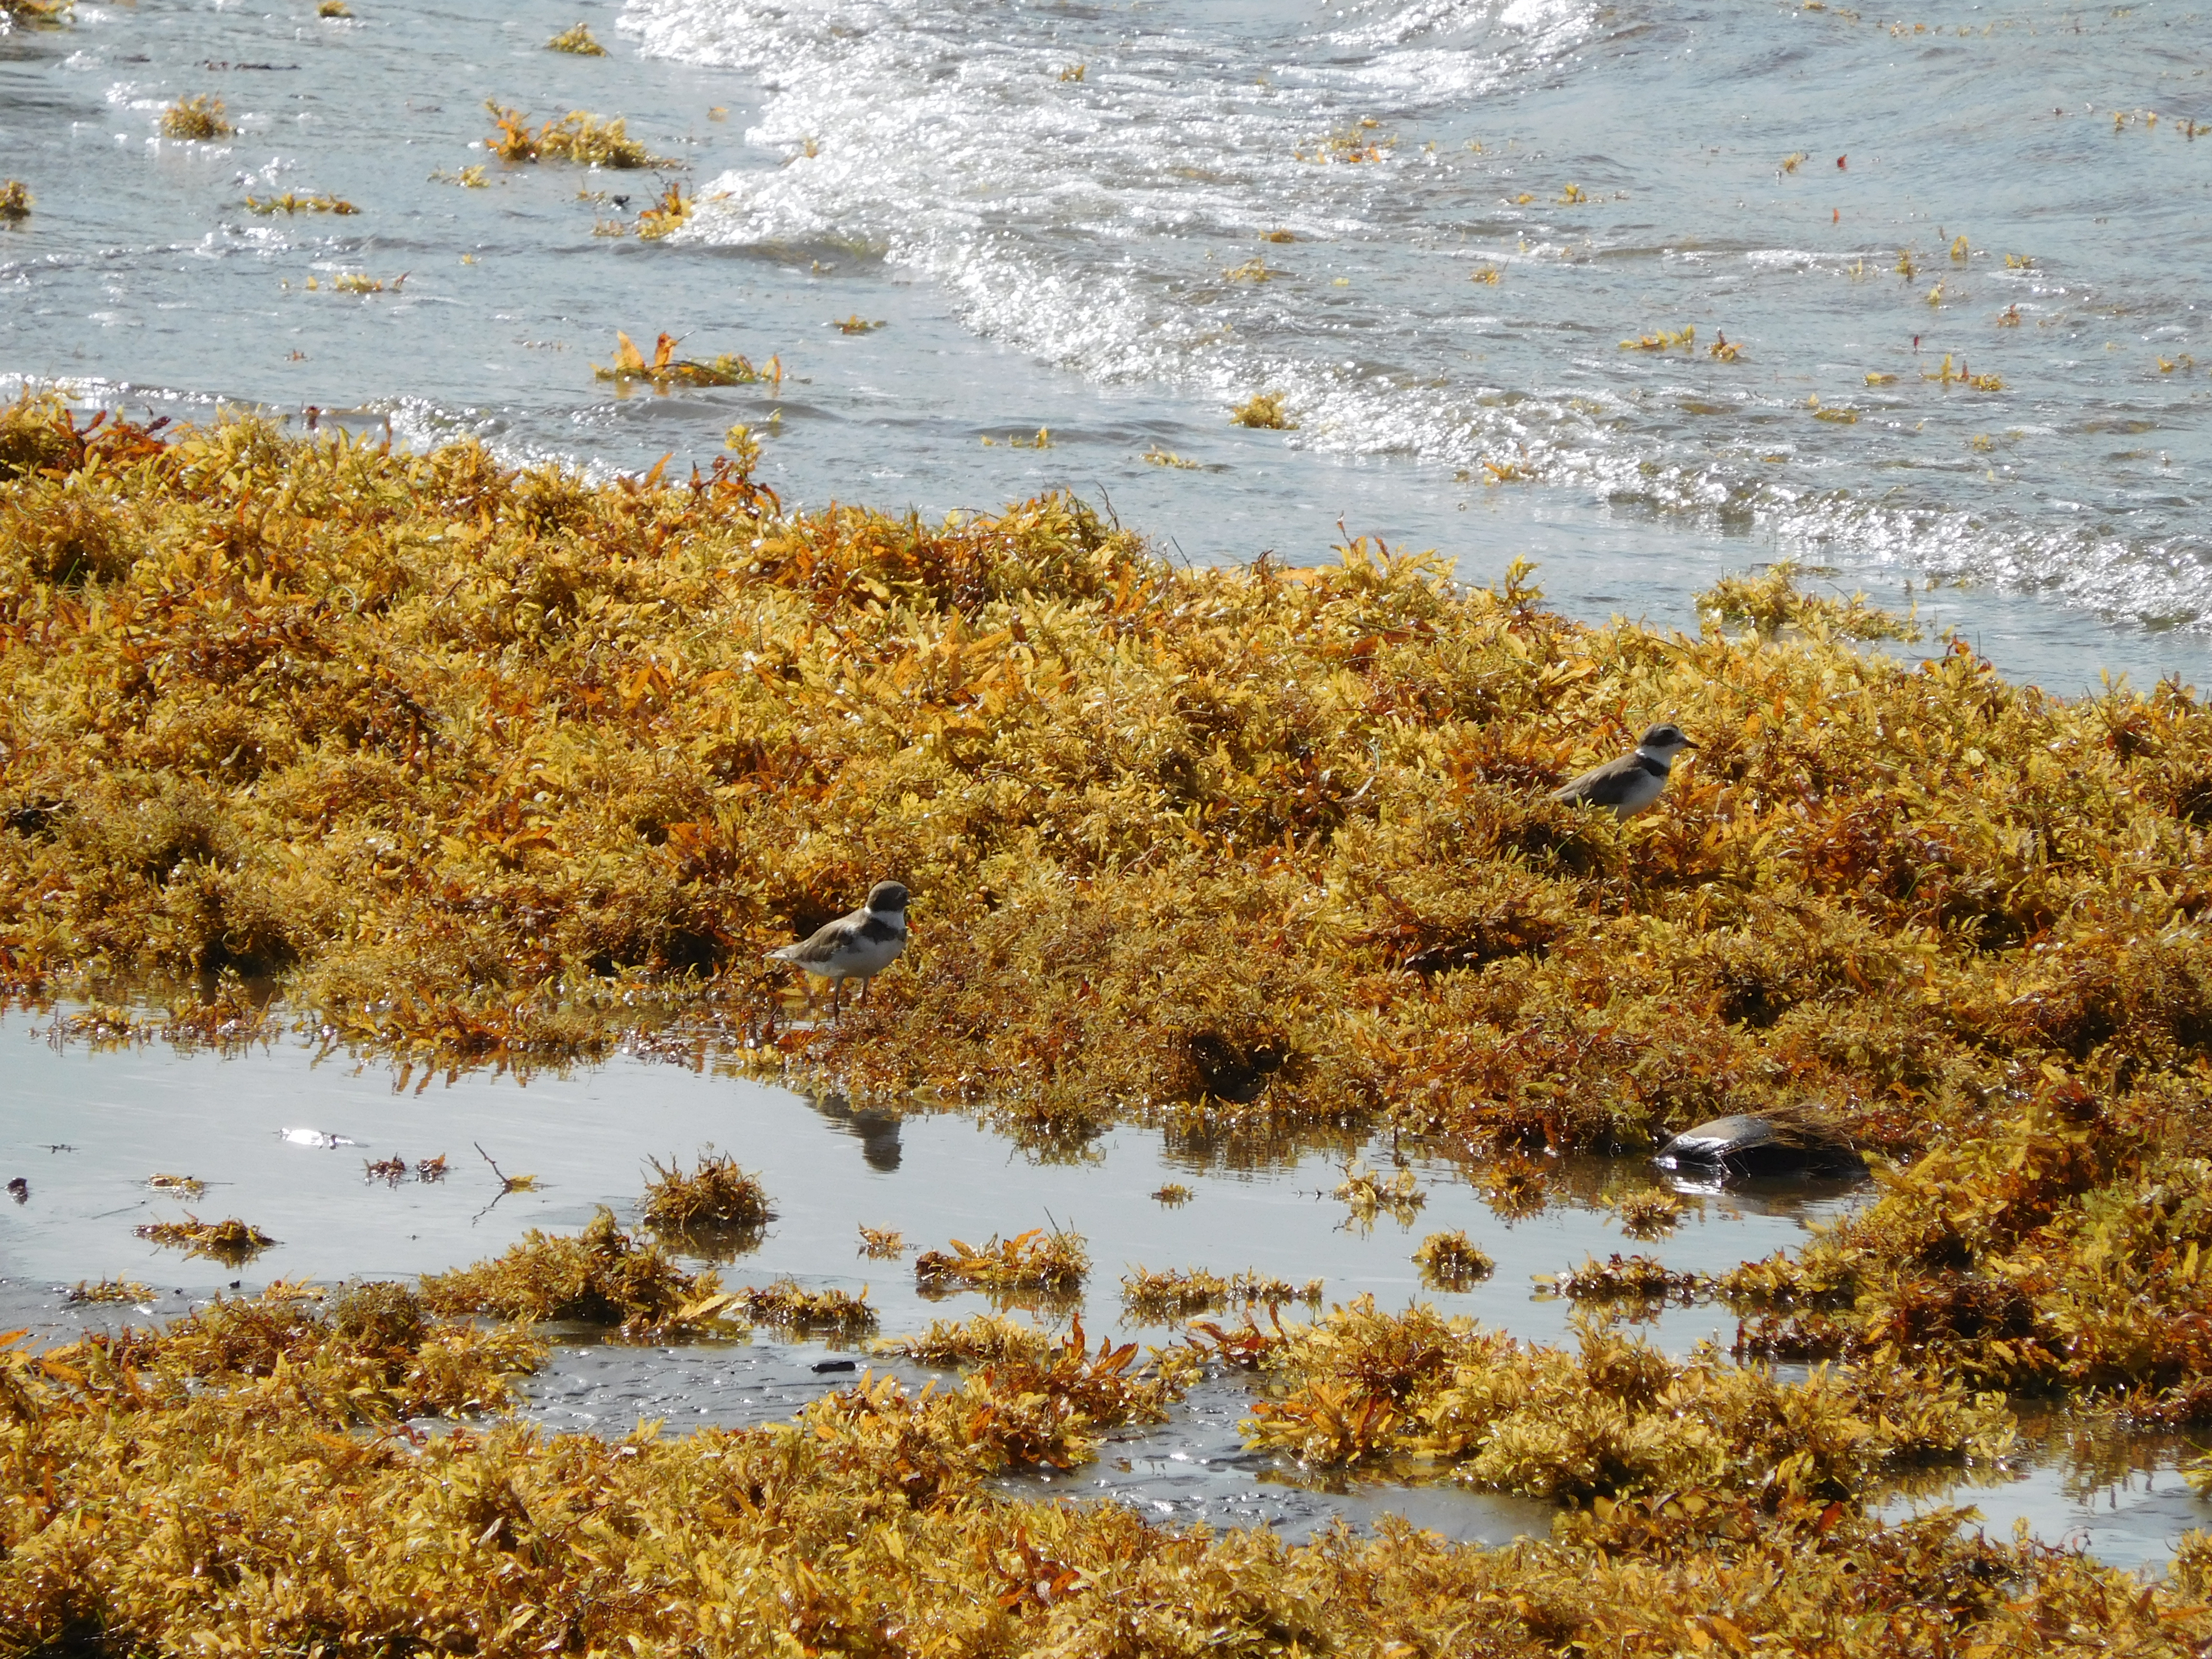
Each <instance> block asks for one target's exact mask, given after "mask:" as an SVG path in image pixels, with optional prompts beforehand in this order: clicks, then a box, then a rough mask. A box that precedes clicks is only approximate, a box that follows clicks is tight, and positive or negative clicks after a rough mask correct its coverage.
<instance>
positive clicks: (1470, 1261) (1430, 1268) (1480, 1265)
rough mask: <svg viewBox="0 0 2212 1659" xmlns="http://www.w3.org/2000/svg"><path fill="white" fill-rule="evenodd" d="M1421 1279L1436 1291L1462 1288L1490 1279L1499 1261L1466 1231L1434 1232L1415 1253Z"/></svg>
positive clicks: (1415, 1261)
mask: <svg viewBox="0 0 2212 1659" xmlns="http://www.w3.org/2000/svg"><path fill="white" fill-rule="evenodd" d="M1413 1261H1414V1263H1415V1265H1417V1266H1418V1267H1419V1268H1420V1270H1421V1282H1422V1283H1423V1284H1424V1285H1431V1286H1433V1287H1434V1288H1436V1289H1437V1290H1443V1291H1463V1290H1465V1289H1467V1288H1468V1285H1472V1284H1474V1282H1475V1281H1476V1280H1477V1279H1487V1278H1489V1277H1490V1275H1491V1273H1492V1272H1493V1271H1495V1270H1496V1268H1497V1266H1498V1264H1497V1263H1496V1262H1495V1261H1492V1260H1491V1259H1490V1256H1489V1255H1488V1254H1487V1253H1486V1251H1484V1250H1483V1249H1482V1248H1481V1247H1480V1245H1478V1244H1476V1243H1475V1242H1474V1240H1473V1239H1471V1238H1469V1237H1468V1236H1467V1235H1466V1234H1465V1233H1464V1232H1461V1231H1456V1230H1455V1231H1451V1232H1448V1233H1431V1234H1430V1235H1429V1236H1428V1237H1426V1238H1425V1239H1423V1240H1422V1241H1421V1247H1420V1249H1417V1250H1415V1251H1414V1252H1413Z"/></svg>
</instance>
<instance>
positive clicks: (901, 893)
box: [868, 881, 906, 916]
mask: <svg viewBox="0 0 2212 1659" xmlns="http://www.w3.org/2000/svg"><path fill="white" fill-rule="evenodd" d="M868 908H869V909H871V910H872V911H874V912H875V913H876V914H877V915H879V916H896V915H905V914H906V889H905V888H903V887H902V886H901V885H899V884H898V883H896V882H895V881H879V882H878V883H877V884H875V885H874V886H873V887H871V888H870V889H868Z"/></svg>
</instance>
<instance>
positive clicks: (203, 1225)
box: [131, 1214, 276, 1267]
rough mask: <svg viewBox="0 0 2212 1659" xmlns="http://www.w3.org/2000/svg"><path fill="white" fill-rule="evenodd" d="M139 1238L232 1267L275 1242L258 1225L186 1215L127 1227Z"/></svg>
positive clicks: (235, 1218) (233, 1219)
mask: <svg viewBox="0 0 2212 1659" xmlns="http://www.w3.org/2000/svg"><path fill="white" fill-rule="evenodd" d="M131 1231H134V1232H136V1233H137V1236H138V1237H141V1238H143V1239H146V1240H148V1241H149V1242H150V1243H155V1244H160V1245H163V1246H166V1247H167V1248H168V1249H179V1250H182V1251H183V1252H184V1253H185V1255H204V1256H209V1257H211V1258H213V1259H214V1260H215V1261H222V1262H227V1263H228V1264H229V1265H231V1266H233V1267H236V1266H237V1265H238V1264H240V1262H244V1261H252V1259H253V1258H254V1257H255V1256H257V1255H260V1254H261V1252H262V1251H264V1250H265V1249H269V1247H270V1245H272V1244H274V1243H276V1240H275V1239H273V1238H271V1237H269V1235H268V1234H266V1233H264V1232H263V1231H261V1229H260V1228H258V1227H256V1226H252V1225H250V1224H248V1223H246V1222H243V1221H240V1220H239V1219H238V1218H237V1217H235V1216H233V1217H231V1218H228V1220H224V1221H203V1220H201V1219H200V1218H198V1217H197V1216H196V1215H191V1214H187V1215H186V1216H185V1218H184V1219H183V1220H182V1221H149V1222H145V1223H143V1224H142V1225H139V1226H137V1227H135V1228H133V1229H132V1230H131Z"/></svg>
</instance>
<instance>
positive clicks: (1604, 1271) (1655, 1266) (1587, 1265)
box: [1540, 1252, 1705, 1302]
mask: <svg viewBox="0 0 2212 1659" xmlns="http://www.w3.org/2000/svg"><path fill="white" fill-rule="evenodd" d="M1540 1282H1541V1283H1542V1284H1543V1285H1546V1286H1547V1288H1548V1289H1549V1290H1550V1291H1552V1293H1553V1295H1555V1296H1564V1297H1567V1298H1569V1299H1570V1300H1571V1301H1576V1302H1623V1301H1626V1302H1663V1301H1668V1300H1680V1301H1684V1302H1686V1301H1689V1300H1691V1299H1692V1298H1693V1297H1696V1296H1697V1295H1698V1294H1699V1292H1700V1291H1703V1290H1704V1289H1705V1279H1704V1277H1703V1276H1702V1275H1700V1274H1698V1273H1677V1272H1675V1271H1674V1269H1673V1268H1671V1267H1667V1266H1666V1265H1664V1264H1663V1263H1662V1262H1658V1261H1653V1260H1652V1259H1651V1258H1650V1256H1648V1255H1626V1256H1625V1255H1620V1254H1619V1253H1618V1252H1616V1253H1614V1254H1613V1255H1609V1256H1607V1258H1606V1259H1605V1260H1604V1261H1598V1260H1597V1259H1596V1258H1595V1257H1590V1258H1588V1259H1586V1260H1585V1261H1583V1265H1582V1266H1581V1267H1573V1268H1570V1269H1569V1270H1568V1271H1567V1272H1565V1273H1553V1274H1552V1275H1550V1276H1549V1277H1547V1278H1543V1279H1541V1280H1540Z"/></svg>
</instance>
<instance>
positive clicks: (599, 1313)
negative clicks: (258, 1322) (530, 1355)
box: [422, 1207, 731, 1340]
mask: <svg viewBox="0 0 2212 1659" xmlns="http://www.w3.org/2000/svg"><path fill="white" fill-rule="evenodd" d="M422 1301H423V1304H424V1305H425V1306H426V1307H428V1308H429V1309H431V1310H433V1311H435V1312H437V1313H441V1314H445V1315H448V1316H458V1315H462V1314H489V1315H491V1316H494V1317H495V1318H500V1319H517V1320H531V1321H557V1322H570V1321H573V1322H576V1323H579V1324H585V1325H607V1326H613V1327H616V1328H618V1329H619V1330H620V1331H621V1333H622V1334H623V1336H624V1337H626V1338H629V1339H631V1340H665V1339H666V1338H667V1337H669V1336H671V1335H676V1334H685V1333H687V1332H690V1331H696V1330H698V1329H702V1328H708V1327H710V1326H711V1325H713V1324H714V1322H717V1321H718V1320H720V1319H721V1318H722V1316H723V1315H725V1314H726V1312H727V1311H728V1310H729V1308H730V1306H731V1301H730V1298H729V1297H727V1296H726V1295H725V1294H724V1293H723V1291H722V1288H721V1281H720V1278H719V1277H718V1276H717V1275H716V1274H714V1273H711V1272H708V1273H686V1272H685V1271H684V1269H683V1268H681V1267H678V1266H677V1265H676V1263H675V1262H673V1261H671V1260H669V1258H668V1256H667V1255H665V1253H663V1251H662V1250H661V1249H660V1247H659V1245H658V1244H653V1243H645V1244H640V1243H636V1242H635V1241H634V1240H633V1239H632V1238H631V1237H630V1236H629V1234H628V1233H625V1232H623V1231H622V1229H621V1227H620V1226H618V1225H617V1223H616V1221H615V1216H614V1212H612V1211H611V1210H609V1209H606V1208H604V1207H602V1208H601V1209H600V1211H599V1213H598V1214H597V1215H596V1216H594V1217H593V1218H592V1222H591V1225H589V1226H587V1227H586V1228H585V1229H584V1231H582V1232H580V1233H575V1234H568V1235H556V1234H550V1233H544V1232H540V1231H538V1229H537V1228H535V1227H533V1228H532V1229H531V1230H530V1231H529V1232H528V1233H527V1234H526V1235H525V1237H524V1238H523V1240H522V1242H521V1243H520V1244H517V1245H515V1246H514V1247H513V1249H510V1250H508V1251H507V1254H506V1255H502V1256H499V1257H497V1258H495V1260H493V1261H480V1262H478V1263H477V1264H476V1265H475V1266H473V1267H463V1268H457V1269H455V1270H454V1271H453V1272H451V1273H431V1274H429V1275H428V1276H426V1277H425V1278H424V1279H423V1280H422ZM725 1322H726V1321H725Z"/></svg>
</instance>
